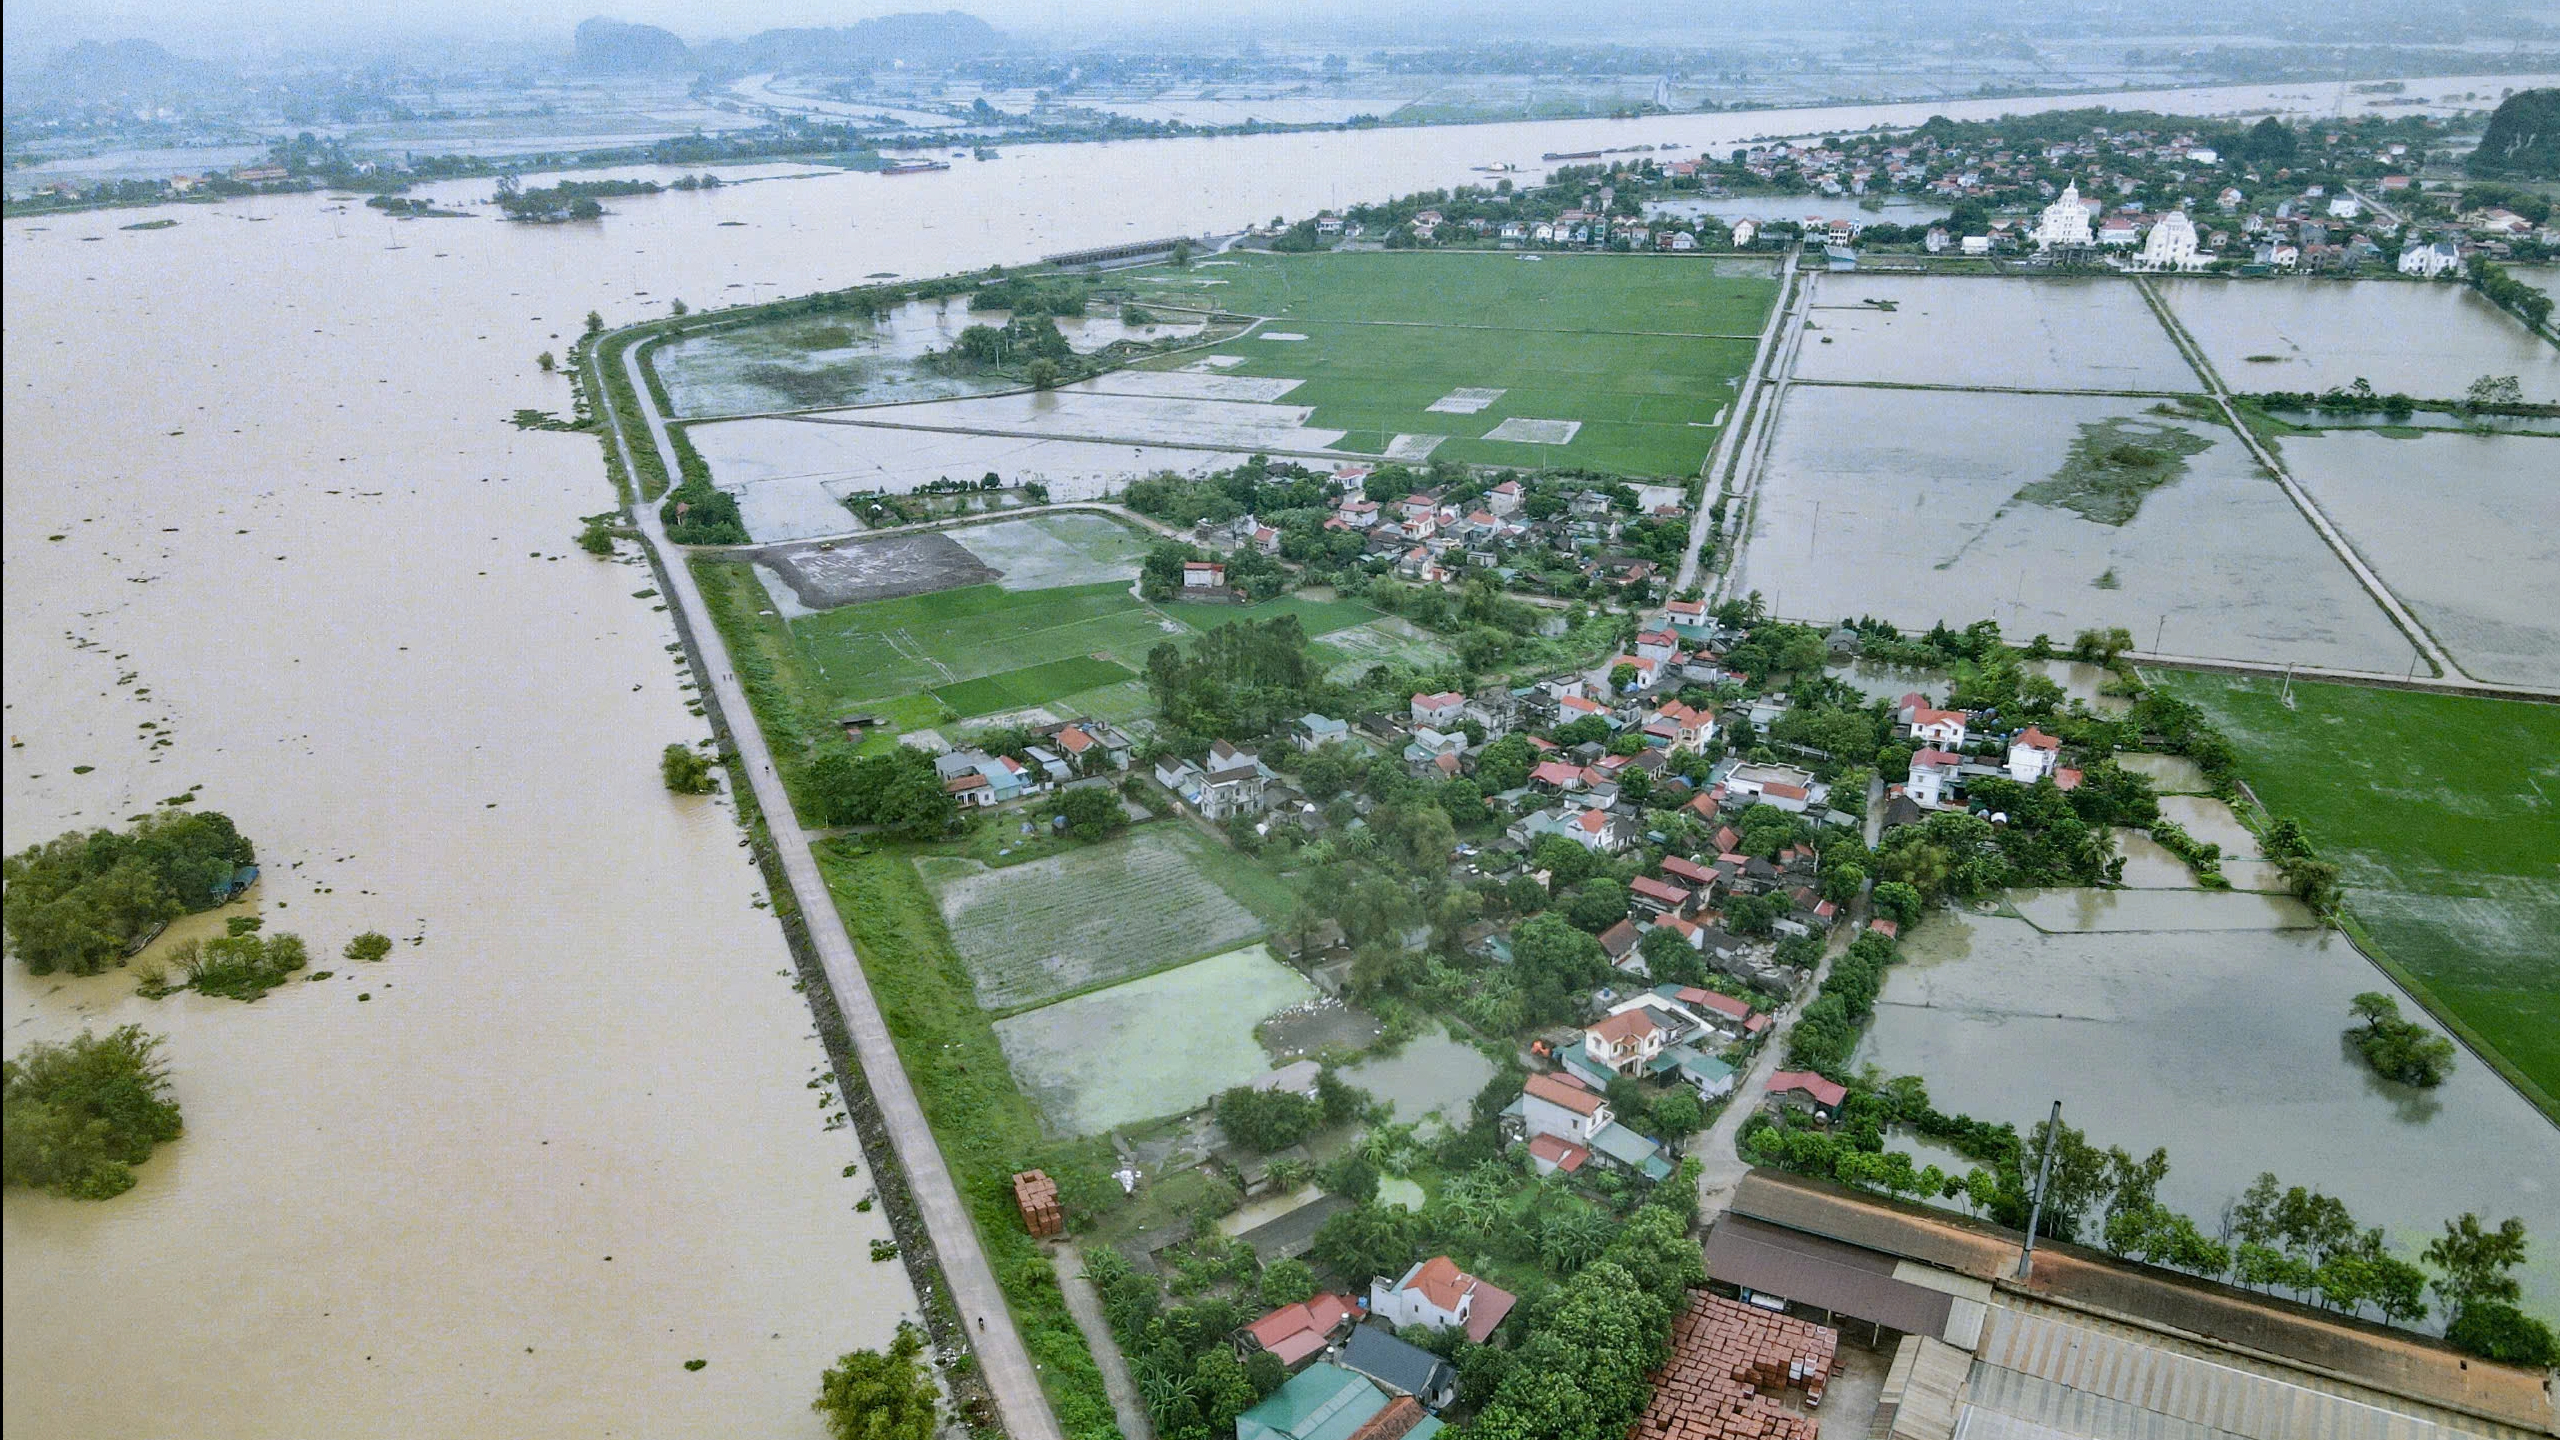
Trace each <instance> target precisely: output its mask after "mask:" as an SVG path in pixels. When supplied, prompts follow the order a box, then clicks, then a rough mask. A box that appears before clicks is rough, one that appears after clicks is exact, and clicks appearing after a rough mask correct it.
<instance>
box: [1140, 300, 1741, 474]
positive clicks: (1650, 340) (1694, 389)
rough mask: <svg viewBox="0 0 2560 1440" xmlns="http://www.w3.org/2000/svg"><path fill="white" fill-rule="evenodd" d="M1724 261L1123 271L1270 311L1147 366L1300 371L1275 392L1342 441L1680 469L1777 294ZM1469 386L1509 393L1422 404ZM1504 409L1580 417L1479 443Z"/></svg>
mask: <svg viewBox="0 0 2560 1440" xmlns="http://www.w3.org/2000/svg"><path fill="white" fill-rule="evenodd" d="M1718 269H1719V267H1717V266H1715V265H1712V264H1709V263H1706V262H1701V261H1694V260H1688V259H1681V258H1671V257H1658V256H1607V255H1584V256H1575V255H1549V256H1541V257H1537V258H1529V257H1525V256H1523V255H1519V254H1482V253H1471V254H1429V253H1416V254H1378V253H1362V254H1330V255H1251V254H1237V255H1230V256H1227V257H1222V259H1221V260H1220V261H1218V262H1211V263H1206V264H1202V265H1200V266H1197V267H1195V268H1194V269H1192V270H1190V271H1187V272H1180V271H1172V270H1167V269H1153V270H1144V271H1137V272H1133V274H1132V276H1131V283H1132V284H1133V285H1134V286H1135V288H1136V289H1137V291H1138V293H1139V294H1140V296H1141V297H1142V298H1148V297H1152V298H1156V299H1159V300H1161V301H1163V302H1165V303H1169V304H1173V303H1188V304H1195V305H1197V304H1207V305H1215V306H1218V307H1220V308H1222V309H1225V310H1229V311H1233V312H1238V313H1244V314H1252V315H1260V316H1264V317H1267V318H1268V323H1266V324H1265V325H1263V326H1262V327H1261V328H1260V329H1259V330H1257V331H1255V332H1254V333H1252V334H1249V335H1246V336H1244V337H1242V338H1239V339H1237V340H1234V341H1231V342H1229V343H1227V344H1224V345H1220V346H1217V347H1215V348H1214V349H1213V350H1212V351H1210V352H1208V353H1207V354H1205V355H1204V354H1200V353H1186V354H1183V355H1179V356H1170V357H1166V358H1165V359H1162V360H1157V361H1152V362H1149V366H1150V368H1155V369H1180V368H1184V367H1194V368H1202V369H1209V370H1214V371H1215V373H1218V374H1222V375H1234V376H1247V377H1256V378H1288V379H1295V380H1301V381H1303V382H1305V383H1303V384H1301V385H1299V386H1298V387H1297V388H1296V389H1294V390H1292V391H1291V392H1289V394H1288V395H1287V396H1286V397H1284V403H1288V404H1293V405H1312V406H1314V407H1315V413H1314V415H1313V417H1312V421H1311V423H1312V424H1314V425H1317V426H1321V427H1324V428H1327V429H1338V430H1343V431H1346V432H1348V434H1347V435H1346V436H1345V438H1344V439H1343V440H1342V441H1341V442H1340V443H1339V445H1338V446H1337V447H1336V448H1339V449H1343V450H1351V451H1358V452H1361V453H1367V454H1376V453H1379V452H1381V451H1383V450H1384V449H1385V447H1386V446H1387V444H1388V443H1389V441H1390V439H1391V437H1393V436H1395V435H1398V434H1411V435H1440V436H1447V437H1449V438H1448V439H1447V440H1446V441H1444V442H1443V443H1442V444H1441V445H1440V446H1439V448H1438V449H1436V450H1434V451H1433V452H1432V454H1433V456H1434V457H1435V458H1438V457H1446V458H1448V459H1452V460H1461V461H1469V462H1476V463H1486V464H1507V465H1521V466H1548V465H1572V466H1583V467H1588V468H1591V469H1597V470H1608V471H1614V472H1617V473H1621V474H1629V475H1688V474H1692V473H1695V472H1696V471H1697V469H1698V467H1699V466H1700V465H1702V464H1703V463H1705V460H1706V455H1707V451H1708V449H1709V448H1710V447H1711V446H1712V445H1713V444H1714V443H1715V439H1716V435H1717V433H1718V431H1717V428H1716V427H1717V424H1718V417H1719V416H1724V412H1725V410H1726V407H1727V405H1728V404H1729V402H1730V401H1731V400H1732V398H1733V396H1734V395H1735V393H1736V390H1737V386H1738V382H1739V378H1740V376H1741V375H1742V373H1743V372H1744V371H1745V370H1747V369H1748V368H1750V364H1751V357H1752V354H1753V352H1754V350H1755V349H1756V347H1757V342H1758V338H1759V334H1760V329H1761V326H1762V324H1763V323H1764V322H1765V321H1766V319H1767V317H1768V314H1769V309H1770V307H1771V306H1772V305H1773V304H1775V303H1776V300H1777V292H1778V287H1777V281H1776V279H1775V276H1774V275H1770V276H1766V277H1763V276H1736V275H1732V274H1719V273H1717V271H1718ZM1206 281H1215V282H1221V283H1215V284H1210V283H1202V282H1206ZM1278 335H1296V336H1302V337H1304V338H1302V339H1297V340H1280V339H1274V338H1270V337H1273V336H1278ZM1230 362H1233V363H1230ZM1461 389H1475V390H1498V391H1500V392H1502V393H1501V394H1500V395H1499V396H1498V397H1496V398H1494V399H1492V400H1491V401H1490V403H1489V404H1487V405H1485V406H1484V408H1482V409H1479V410H1475V411H1473V412H1472V413H1451V412H1447V411H1434V410H1432V409H1430V408H1429V407H1430V406H1431V405H1432V404H1433V403H1434V402H1437V401H1440V400H1442V399H1443V398H1444V397H1446V396H1449V395H1451V394H1452V393H1453V392H1455V391H1458V390H1461ZM1724 418H1727V419H1730V418H1731V417H1730V416H1725V417H1724ZM1513 419H1520V420H1550V421H1572V422H1578V423H1579V426H1580V428H1579V429H1578V430H1576V431H1575V432H1574V433H1573V435H1572V437H1571V439H1570V440H1568V441H1567V442H1566V443H1562V444H1538V443H1528V442H1523V441H1514V440H1495V439H1490V438H1487V437H1488V436H1489V434H1490V432H1492V431H1493V430H1494V429H1495V428H1496V427H1498V426H1500V425H1501V424H1502V422H1504V421H1506V420H1513Z"/></svg>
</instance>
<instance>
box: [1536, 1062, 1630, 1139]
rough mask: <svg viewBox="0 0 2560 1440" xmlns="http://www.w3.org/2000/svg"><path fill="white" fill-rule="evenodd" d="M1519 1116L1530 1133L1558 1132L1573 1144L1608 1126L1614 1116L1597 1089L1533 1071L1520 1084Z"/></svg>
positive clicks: (1556, 1133)
mask: <svg viewBox="0 0 2560 1440" xmlns="http://www.w3.org/2000/svg"><path fill="white" fill-rule="evenodd" d="M1520 1094H1521V1102H1522V1103H1521V1108H1520V1115H1521V1119H1522V1120H1523V1121H1524V1122H1525V1123H1526V1125H1527V1128H1528V1131H1529V1133H1530V1134H1531V1135H1560V1136H1562V1137H1564V1138H1565V1139H1567V1140H1570V1141H1572V1142H1573V1143H1574V1144H1576V1145H1588V1144H1590V1143H1591V1137H1592V1136H1594V1135H1597V1134H1599V1133H1600V1132H1601V1131H1603V1130H1606V1129H1608V1128H1609V1126H1610V1124H1611V1122H1613V1121H1614V1120H1616V1118H1617V1117H1616V1116H1614V1115H1612V1114H1610V1113H1609V1102H1608V1100H1607V1099H1606V1098H1604V1097H1603V1096H1602V1095H1601V1094H1600V1092H1599V1091H1597V1090H1586V1089H1584V1088H1583V1087H1581V1086H1579V1085H1576V1084H1575V1083H1573V1082H1572V1081H1570V1080H1565V1079H1561V1078H1559V1077H1557V1076H1554V1075H1545V1074H1540V1075H1532V1076H1530V1077H1529V1079H1528V1081H1527V1083H1526V1084H1524V1085H1523V1086H1522V1087H1521V1091H1520Z"/></svg>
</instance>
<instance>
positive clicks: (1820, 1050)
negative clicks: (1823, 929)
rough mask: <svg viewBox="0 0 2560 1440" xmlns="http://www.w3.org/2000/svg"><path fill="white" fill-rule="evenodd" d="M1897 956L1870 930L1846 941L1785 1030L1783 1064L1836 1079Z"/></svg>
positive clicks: (1884, 941) (1872, 1013)
mask: <svg viewBox="0 0 2560 1440" xmlns="http://www.w3.org/2000/svg"><path fill="white" fill-rule="evenodd" d="M1900 958H1901V954H1900V952H1899V951H1898V950H1897V949H1896V948H1895V946H1894V943H1893V942H1892V941H1890V940H1887V939H1886V938H1884V937H1883V936H1882V935H1879V934H1877V933H1875V932H1874V931H1872V930H1870V931H1868V932H1867V933H1866V934H1863V935H1861V936H1859V937H1858V938H1857V939H1855V940H1852V941H1850V942H1849V948H1848V949H1846V950H1844V951H1842V952H1841V953H1840V958H1839V959H1837V960H1834V961H1833V962H1831V973H1830V974H1829V975H1827V976H1825V977H1824V978H1823V981H1822V989H1821V990H1820V991H1819V992H1818V993H1816V994H1815V995H1814V997H1813V1003H1811V1004H1809V1005H1807V1006H1805V1007H1804V1014H1803V1015H1802V1016H1801V1017H1799V1018H1798V1019H1797V1021H1796V1027H1795V1029H1793V1030H1791V1031H1789V1032H1788V1033H1787V1063H1788V1064H1790V1065H1793V1066H1795V1067H1797V1068H1798V1069H1804V1070H1818V1071H1820V1072H1822V1073H1823V1074H1825V1075H1829V1076H1832V1077H1834V1078H1835V1079H1836V1078H1839V1077H1840V1076H1842V1075H1843V1074H1845V1073H1846V1072H1847V1069H1848V1065H1849V1052H1851V1051H1852V1050H1855V1049H1856V1048H1857V1047H1858V1036H1859V1035H1860V1034H1861V1033H1862V1032H1864V1031H1865V1029H1866V1028H1867V1020H1868V1018H1869V1017H1871V1016H1873V1015H1874V1014H1875V1007H1876V996H1877V995H1878V994H1879V993H1881V992H1882V991H1883V989H1884V972H1885V971H1886V970H1888V969H1890V968H1891V967H1892V965H1893V962H1894V961H1896V960H1898V959H1900Z"/></svg>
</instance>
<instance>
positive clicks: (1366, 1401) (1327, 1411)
mask: <svg viewBox="0 0 2560 1440" xmlns="http://www.w3.org/2000/svg"><path fill="white" fill-rule="evenodd" d="M1386 1408H1387V1397H1386V1394H1385V1392H1383V1391H1381V1390H1379V1389H1378V1387H1377V1386H1375V1385H1372V1384H1370V1383H1369V1378H1368V1377H1367V1376H1365V1375H1358V1374H1354V1373H1352V1372H1351V1371H1349V1370H1345V1369H1343V1368H1342V1367H1341V1366H1339V1365H1336V1364H1334V1363H1332V1362H1331V1361H1329V1360H1319V1361H1317V1362H1316V1363H1315V1364H1313V1365H1310V1366H1308V1367H1307V1368H1306V1369H1304V1370H1301V1371H1299V1372H1298V1373H1297V1374H1296V1375H1294V1376H1292V1377H1290V1380H1289V1383H1288V1384H1286V1385H1283V1386H1281V1387H1280V1388H1279V1389H1277V1390H1274V1391H1272V1392H1271V1398H1270V1399H1268V1400H1265V1401H1263V1402H1262V1403H1261V1404H1259V1405H1256V1406H1254V1407H1253V1408H1252V1409H1250V1410H1247V1411H1246V1412H1244V1413H1243V1414H1241V1415H1239V1416H1237V1417H1236V1440H1351V1436H1352V1435H1353V1434H1354V1433H1355V1432H1357V1431H1358V1430H1359V1428H1360V1427H1361V1426H1362V1425H1364V1424H1367V1423H1368V1421H1369V1417H1370V1416H1372V1415H1375V1414H1377V1413H1378V1412H1379V1411H1381V1410H1384V1409H1386ZM1433 1423H1435V1424H1436V1423H1437V1422H1436V1421H1435V1422H1433ZM1418 1428H1419V1427H1417V1429H1418Z"/></svg>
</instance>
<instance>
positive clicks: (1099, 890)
mask: <svg viewBox="0 0 2560 1440" xmlns="http://www.w3.org/2000/svg"><path fill="white" fill-rule="evenodd" d="M1209 843H1210V842H1209V841H1207V840H1205V839H1203V838H1202V837H1201V836H1199V835H1198V834H1196V833H1194V832H1193V831H1191V830H1190V829H1188V828H1187V827H1183V826H1178V825H1153V826H1148V827H1147V828H1145V829H1142V830H1140V831H1138V832H1137V833H1136V834H1133V835H1130V836H1128V837H1127V838H1125V839H1121V840H1114V841H1110V842H1107V843H1105V844H1101V845H1093V846H1088V847H1085V848H1083V849H1079V850H1072V851H1069V852H1067V853H1066V854H1063V855H1057V856H1053V857H1051V858H1049V859H1045V860H1033V861H1029V862H1026V863H1024V864H1020V865H1008V866H1002V867H989V866H987V865H986V864H984V863H982V862H980V861H976V860H971V859H967V858H964V857H960V856H944V855H936V856H925V857H923V858H921V859H919V860H917V861H916V869H917V871H918V872H919V873H920V874H922V875H923V876H924V881H925V885H926V888H928V889H930V890H931V891H932V892H933V896H934V901H935V903H936V904H937V905H939V906H940V907H941V909H942V916H943V920H944V921H945V923H946V924H948V925H949V927H950V930H951V943H952V944H953V945H954V946H955V947H957V948H958V950H959V952H960V955H961V958H962V959H964V960H966V961H967V962H968V963H969V970H970V973H971V974H972V975H973V976H975V977H976V982H977V992H978V1002H979V1003H980V1004H981V1005H984V1006H985V1007H987V1008H988V1009H990V1010H1003V1009H1011V1008H1015V1007H1018V1006H1023V1005H1037V1004H1040V1003H1041V1002H1043V1001H1047V1000H1052V999H1055V998H1056V997H1058V996H1061V995H1065V994H1069V993H1071V992H1074V991H1077V990H1083V989H1088V988H1090V987H1092V986H1094V985H1096V984H1103V983H1108V982H1111V981H1115V980H1125V979H1128V978H1129V977H1131V976H1134V975H1144V974H1147V973H1149V972H1151V971H1156V970H1161V969H1164V968H1165V967H1166V966H1169V965H1175V964H1179V963H1181V962H1182V961H1185V960H1190V959H1196V958H1197V957H1199V956H1201V955H1204V954H1208V953H1210V952H1213V951H1218V950H1224V949H1228V948H1230V947H1232V946H1234V945H1236V944H1239V943H1241V942H1243V941H1245V940H1250V939H1252V938H1254V937H1255V936H1258V935H1260V934H1261V933H1262V932H1263V925H1262V922H1261V921H1260V920H1259V919H1257V918H1256V917H1255V916H1254V914H1253V912H1252V911H1251V910H1249V909H1247V908H1246V907H1245V906H1244V905H1243V904H1242V903H1240V902H1239V901H1237V900H1236V898H1235V897H1234V896H1231V895H1229V894H1228V893H1227V892H1226V891H1225V890H1223V889H1221V888H1220V887H1219V885H1218V883H1217V882H1216V881H1215V880H1213V879H1211V878H1210V877H1209V876H1208V875H1207V874H1205V873H1203V872H1202V870H1201V868H1200V863H1199V862H1200V859H1201V852H1202V851H1203V850H1204V849H1205V848H1206V847H1207V846H1208V844H1209Z"/></svg>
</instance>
